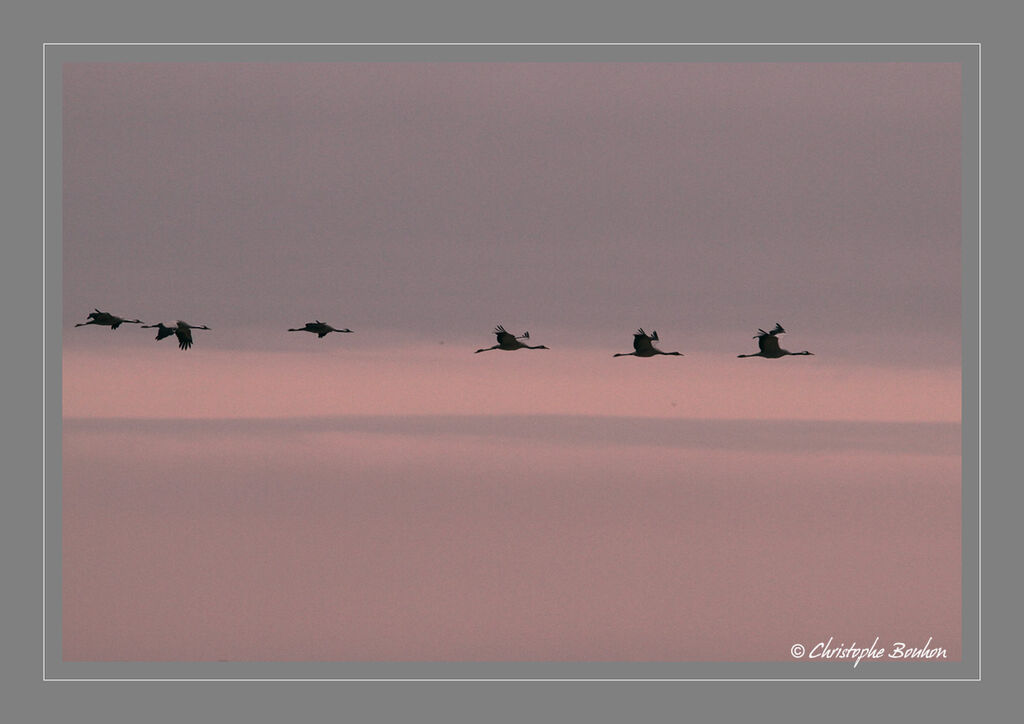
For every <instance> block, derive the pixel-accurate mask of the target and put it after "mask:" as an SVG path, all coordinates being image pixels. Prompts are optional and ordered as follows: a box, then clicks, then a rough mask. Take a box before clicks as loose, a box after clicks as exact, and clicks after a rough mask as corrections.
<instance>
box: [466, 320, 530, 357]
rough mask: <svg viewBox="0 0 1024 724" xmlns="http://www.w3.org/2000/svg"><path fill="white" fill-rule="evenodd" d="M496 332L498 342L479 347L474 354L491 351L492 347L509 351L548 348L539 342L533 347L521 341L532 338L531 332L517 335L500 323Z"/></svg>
mask: <svg viewBox="0 0 1024 724" xmlns="http://www.w3.org/2000/svg"><path fill="white" fill-rule="evenodd" d="M494 334H495V335H496V336H497V337H498V343H497V344H496V345H494V346H493V347H484V348H482V349H478V350H477V351H476V352H474V353H473V354H476V353H477V352H489V351H490V350H492V349H503V350H506V351H509V352H511V351H512V350H516V349H548V348H547V347H545V346H544V345H542V344H538V345H536V346H534V347H531V346H530V345H528V344H525V343H523V342H520V341H519V340H521V339H529V338H530V333H529V332H523V333H522V334H521V335H520V336H518V337H517V336H515V335H514V334H511V333H509V332H506V331H505V328H504V327H502V326H501V325H500V324H499V325H498V326H497V327H495V328H494Z"/></svg>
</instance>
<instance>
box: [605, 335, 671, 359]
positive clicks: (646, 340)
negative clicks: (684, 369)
mask: <svg viewBox="0 0 1024 724" xmlns="http://www.w3.org/2000/svg"><path fill="white" fill-rule="evenodd" d="M657 341H658V333H657V332H656V331H652V332H651V333H650V334H647V332H645V331H644V330H643V329H638V330H637V331H636V332H634V333H633V351H632V352H617V353H616V354H613V355H612V357H629V356H630V355H632V356H636V357H654V356H656V355H659V354H665V355H676V356H678V357H685V355H684V354H683V353H682V352H662V351H661V350H660V349H658V348H657V347H655V346H654V344H652V343H653V342H657Z"/></svg>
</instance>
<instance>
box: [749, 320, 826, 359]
mask: <svg viewBox="0 0 1024 724" xmlns="http://www.w3.org/2000/svg"><path fill="white" fill-rule="evenodd" d="M785 333H786V330H785V329H783V328H782V325H781V324H779V323H778V322H776V323H775V328H774V329H772V330H771V331H770V332H765V331H764V330H763V329H760V328H758V330H757V334H755V335H754V339H756V340H757V346H758V347H759V348H760V351H759V352H755V353H754V354H739V355H736V356H737V357H765V358H766V359H778V358H779V357H785V356H786V355H798V354H803V355H812V356H813V355H814V352H808V351H807V350H804V351H803V352H790V351H789V350H788V349H782V348H781V347H780V346H779V335H780V334H785Z"/></svg>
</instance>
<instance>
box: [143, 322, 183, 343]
mask: <svg viewBox="0 0 1024 724" xmlns="http://www.w3.org/2000/svg"><path fill="white" fill-rule="evenodd" d="M142 329H157V330H159V331H158V332H157V333H156V339H158V340H159V339H163V338H164V337H170V336H171V335H172V334H174V331H175V329H176V328H175V327H168V326H167V325H166V324H164V323H163V322H157V323H156V324H143V325H142Z"/></svg>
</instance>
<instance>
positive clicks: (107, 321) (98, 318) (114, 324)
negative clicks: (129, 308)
mask: <svg viewBox="0 0 1024 724" xmlns="http://www.w3.org/2000/svg"><path fill="white" fill-rule="evenodd" d="M88 320H89V321H88V322H80V323H78V324H76V325H75V326H76V327H84V326H85V325H87V324H98V325H100V326H103V327H110V331H111V332H113V331H114V330H115V329H117V328H118V327H120V326H121V325H122V324H142V320H141V319H123V318H121V317H118V316H116V315H113V314H111V313H110V312H101V311H100V310H98V309H96V310H94V311H92V312H89V316H88Z"/></svg>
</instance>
